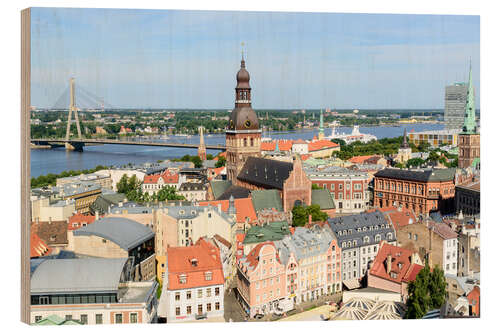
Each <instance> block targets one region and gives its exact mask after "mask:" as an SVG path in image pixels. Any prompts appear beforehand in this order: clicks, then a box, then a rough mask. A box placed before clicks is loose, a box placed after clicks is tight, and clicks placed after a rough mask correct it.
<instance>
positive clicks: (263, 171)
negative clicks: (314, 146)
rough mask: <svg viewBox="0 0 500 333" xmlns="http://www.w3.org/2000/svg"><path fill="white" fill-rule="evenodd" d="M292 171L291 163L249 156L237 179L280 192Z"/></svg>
mask: <svg viewBox="0 0 500 333" xmlns="http://www.w3.org/2000/svg"><path fill="white" fill-rule="evenodd" d="M292 170H293V163H289V162H281V161H276V160H272V159H268V158H261V157H252V156H251V157H249V158H248V159H247V160H246V162H245V165H244V166H243V168H242V169H241V171H240V173H239V174H238V179H239V180H241V181H244V182H247V183H250V184H254V185H257V186H262V187H264V188H268V189H272V188H276V189H280V190H281V189H283V183H284V182H285V180H286V179H288V177H289V175H290V172H291V171H292Z"/></svg>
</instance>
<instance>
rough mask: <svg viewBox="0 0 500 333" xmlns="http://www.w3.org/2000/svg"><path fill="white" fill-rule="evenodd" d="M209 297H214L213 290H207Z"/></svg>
mask: <svg viewBox="0 0 500 333" xmlns="http://www.w3.org/2000/svg"><path fill="white" fill-rule="evenodd" d="M207 297H212V288H207Z"/></svg>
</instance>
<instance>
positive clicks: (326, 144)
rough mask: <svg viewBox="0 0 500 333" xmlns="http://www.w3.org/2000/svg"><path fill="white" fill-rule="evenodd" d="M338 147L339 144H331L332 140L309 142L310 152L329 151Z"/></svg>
mask: <svg viewBox="0 0 500 333" xmlns="http://www.w3.org/2000/svg"><path fill="white" fill-rule="evenodd" d="M338 146H339V145H338V143H335V142H331V141H330V140H317V141H313V142H309V144H308V145H307V147H308V149H309V152H311V151H317V150H323V149H329V148H336V147H338Z"/></svg>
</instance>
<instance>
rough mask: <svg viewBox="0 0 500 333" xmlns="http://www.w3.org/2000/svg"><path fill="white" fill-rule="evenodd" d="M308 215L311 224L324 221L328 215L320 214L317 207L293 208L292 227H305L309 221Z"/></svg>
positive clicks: (319, 209)
mask: <svg viewBox="0 0 500 333" xmlns="http://www.w3.org/2000/svg"><path fill="white" fill-rule="evenodd" d="M309 215H311V220H312V221H313V222H317V221H326V220H327V219H328V214H326V213H325V212H322V211H321V208H320V206H319V205H311V206H308V207H304V206H295V207H293V209H292V225H293V226H294V227H303V226H305V225H306V224H307V222H308V220H309Z"/></svg>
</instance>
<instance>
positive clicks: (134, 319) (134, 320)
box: [130, 312, 137, 324]
mask: <svg viewBox="0 0 500 333" xmlns="http://www.w3.org/2000/svg"><path fill="white" fill-rule="evenodd" d="M130 322H131V323H132V324H136V323H137V312H133V313H131V314H130Z"/></svg>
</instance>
